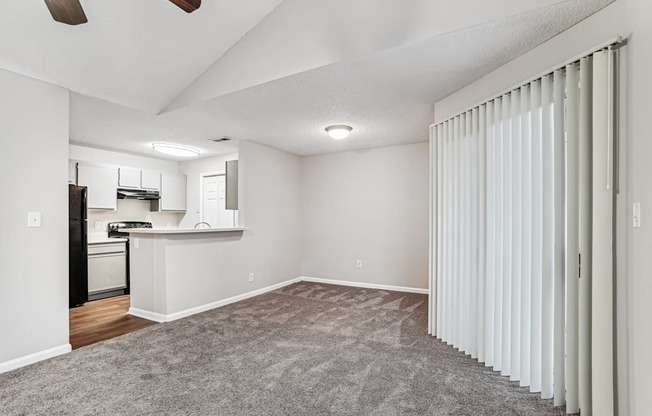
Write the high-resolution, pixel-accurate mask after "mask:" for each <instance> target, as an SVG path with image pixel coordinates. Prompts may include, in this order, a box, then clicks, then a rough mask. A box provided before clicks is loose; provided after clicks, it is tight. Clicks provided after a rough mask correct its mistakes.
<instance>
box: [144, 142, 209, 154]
mask: <svg viewBox="0 0 652 416" xmlns="http://www.w3.org/2000/svg"><path fill="white" fill-rule="evenodd" d="M152 149H154V150H156V151H157V152H159V153H164V154H166V155H170V156H179V157H196V156H199V153H201V152H200V151H199V150H198V149H195V148H194V147H189V146H183V145H181V144H173V143H154V144H153V145H152Z"/></svg>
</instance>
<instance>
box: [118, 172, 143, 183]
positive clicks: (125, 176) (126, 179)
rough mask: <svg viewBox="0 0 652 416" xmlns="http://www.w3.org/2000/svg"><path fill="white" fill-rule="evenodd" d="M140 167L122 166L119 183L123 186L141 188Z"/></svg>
mask: <svg viewBox="0 0 652 416" xmlns="http://www.w3.org/2000/svg"><path fill="white" fill-rule="evenodd" d="M140 173H141V171H140V169H132V168H120V169H119V170H118V185H119V186H120V187H121V188H140Z"/></svg>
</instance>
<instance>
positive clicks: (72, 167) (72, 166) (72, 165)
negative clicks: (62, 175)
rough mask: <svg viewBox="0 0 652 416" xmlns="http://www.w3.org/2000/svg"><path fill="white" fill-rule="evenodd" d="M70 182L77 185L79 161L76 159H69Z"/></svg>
mask: <svg viewBox="0 0 652 416" xmlns="http://www.w3.org/2000/svg"><path fill="white" fill-rule="evenodd" d="M68 183H69V184H71V185H77V161H75V160H69V161H68Z"/></svg>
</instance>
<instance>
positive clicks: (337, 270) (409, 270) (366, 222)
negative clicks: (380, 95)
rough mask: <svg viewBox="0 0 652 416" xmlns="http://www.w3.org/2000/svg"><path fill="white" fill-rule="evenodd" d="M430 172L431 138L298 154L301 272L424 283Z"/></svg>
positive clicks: (364, 280) (365, 280) (415, 285)
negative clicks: (404, 143) (299, 169)
mask: <svg viewBox="0 0 652 416" xmlns="http://www.w3.org/2000/svg"><path fill="white" fill-rule="evenodd" d="M428 172H429V159H428V143H417V144H410V145H404V146H391V147H383V148H376V149H369V150H359V151H352V152H343V153H334V154H328V155H320V156H311V157H305V158H303V159H302V182H301V187H302V199H303V216H302V221H301V225H302V236H303V244H304V249H303V266H302V273H303V275H304V276H309V277H320V278H329V279H338V280H349V281H353V282H361V283H374V284H383V285H392V286H403V287H412V288H422V289H425V288H427V287H428V221H429V220H428V192H429V191H428ZM357 260H362V268H361V269H357V268H356V261H357Z"/></svg>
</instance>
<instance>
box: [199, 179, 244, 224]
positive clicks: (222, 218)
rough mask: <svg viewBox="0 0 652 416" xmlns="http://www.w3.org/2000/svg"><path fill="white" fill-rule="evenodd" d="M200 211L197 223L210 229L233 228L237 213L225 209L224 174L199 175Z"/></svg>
mask: <svg viewBox="0 0 652 416" xmlns="http://www.w3.org/2000/svg"><path fill="white" fill-rule="evenodd" d="M201 181H202V182H201V209H200V215H199V221H201V222H205V223H207V224H209V225H210V227H211V228H233V227H235V226H236V224H237V223H238V211H236V210H230V209H226V174H225V173H205V174H202V175H201Z"/></svg>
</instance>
